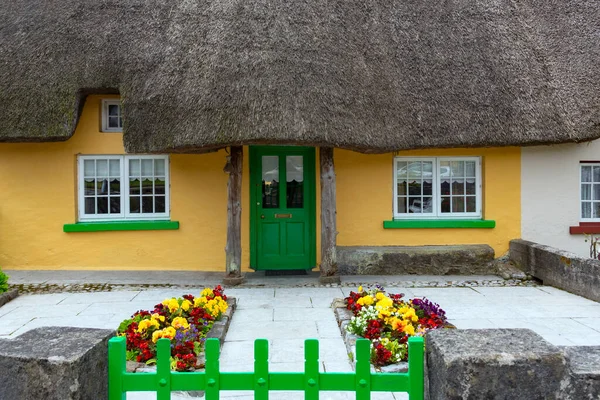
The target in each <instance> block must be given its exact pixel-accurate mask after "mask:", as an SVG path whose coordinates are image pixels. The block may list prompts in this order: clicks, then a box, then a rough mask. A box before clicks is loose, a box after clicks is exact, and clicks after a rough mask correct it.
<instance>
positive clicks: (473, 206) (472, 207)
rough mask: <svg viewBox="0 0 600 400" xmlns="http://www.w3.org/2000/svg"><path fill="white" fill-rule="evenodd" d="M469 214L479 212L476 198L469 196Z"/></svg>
mask: <svg viewBox="0 0 600 400" xmlns="http://www.w3.org/2000/svg"><path fill="white" fill-rule="evenodd" d="M467 212H477V201H476V197H475V196H467Z"/></svg>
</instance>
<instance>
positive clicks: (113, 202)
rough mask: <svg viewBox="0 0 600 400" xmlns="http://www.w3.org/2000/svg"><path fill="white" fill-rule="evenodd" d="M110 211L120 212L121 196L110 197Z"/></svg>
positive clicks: (112, 212) (113, 212)
mask: <svg viewBox="0 0 600 400" xmlns="http://www.w3.org/2000/svg"><path fill="white" fill-rule="evenodd" d="M110 212H111V214H120V213H121V198H120V197H111V198H110Z"/></svg>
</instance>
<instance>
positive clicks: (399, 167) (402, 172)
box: [396, 161, 407, 179]
mask: <svg viewBox="0 0 600 400" xmlns="http://www.w3.org/2000/svg"><path fill="white" fill-rule="evenodd" d="M406 165H407V163H406V161H398V162H397V163H396V174H397V176H398V178H399V179H400V178H406V176H407V175H406V174H407V170H406Z"/></svg>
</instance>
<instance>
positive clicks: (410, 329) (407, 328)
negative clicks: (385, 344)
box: [404, 324, 415, 336]
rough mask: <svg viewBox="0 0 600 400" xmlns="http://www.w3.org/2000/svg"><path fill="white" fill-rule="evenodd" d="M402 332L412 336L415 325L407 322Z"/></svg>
mask: <svg viewBox="0 0 600 400" xmlns="http://www.w3.org/2000/svg"><path fill="white" fill-rule="evenodd" d="M404 333H406V334H407V335H409V336H412V335H414V334H415V327H414V326H412V325H411V324H408V325H406V326H405V327H404Z"/></svg>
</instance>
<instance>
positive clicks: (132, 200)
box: [129, 196, 140, 213]
mask: <svg viewBox="0 0 600 400" xmlns="http://www.w3.org/2000/svg"><path fill="white" fill-rule="evenodd" d="M129 212H130V213H139V212H140V198H139V197H138V196H131V197H129Z"/></svg>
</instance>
